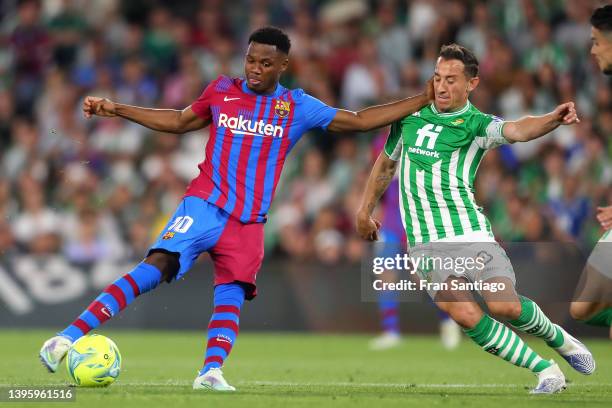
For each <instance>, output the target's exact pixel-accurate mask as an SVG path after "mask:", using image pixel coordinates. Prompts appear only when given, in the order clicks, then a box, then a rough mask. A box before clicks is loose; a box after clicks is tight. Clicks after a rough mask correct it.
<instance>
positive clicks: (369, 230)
mask: <svg viewBox="0 0 612 408" xmlns="http://www.w3.org/2000/svg"><path fill="white" fill-rule="evenodd" d="M355 224H356V227H357V233H358V234H359V236H360V237H361V238H363V239H366V240H368V241H378V230H379V229H380V222H379V221H378V220H377V219H375V218H372V216H371V215H370V214H368V213H366V212H359V213H357V221H356V223H355Z"/></svg>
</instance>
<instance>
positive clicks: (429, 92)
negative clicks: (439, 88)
mask: <svg viewBox="0 0 612 408" xmlns="http://www.w3.org/2000/svg"><path fill="white" fill-rule="evenodd" d="M425 95H426V96H427V100H428V101H429V102H433V101H434V99H436V93H435V92H434V79H433V77H431V78H429V80H428V81H427V83H426V84H425Z"/></svg>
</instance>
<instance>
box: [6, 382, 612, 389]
mask: <svg viewBox="0 0 612 408" xmlns="http://www.w3.org/2000/svg"><path fill="white" fill-rule="evenodd" d="M191 384H192V383H191V382H188V381H159V382H156V381H143V382H123V381H121V380H119V381H118V382H117V383H115V384H113V385H112V387H114V388H116V387H134V386H136V387H185V386H191ZM235 384H236V385H243V386H253V385H255V386H257V385H259V386H270V387H346V388H372V387H380V388H517V387H521V388H522V387H526V386H529V384H435V383H433V384H414V383H370V382H290V381H237V382H236V383H235ZM611 385H612V384H609V383H572V384H569V386H570V387H586V386H594V387H597V386H599V387H603V386H606V387H609V386H611ZM32 386H33V385H32V384H0V387H32ZM36 386H38V387H65V386H67V384H44V385H43V384H37V385H36Z"/></svg>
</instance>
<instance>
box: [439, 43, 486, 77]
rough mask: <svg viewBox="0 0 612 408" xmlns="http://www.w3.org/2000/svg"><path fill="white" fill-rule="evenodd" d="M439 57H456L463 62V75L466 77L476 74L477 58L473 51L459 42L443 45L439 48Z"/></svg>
mask: <svg viewBox="0 0 612 408" xmlns="http://www.w3.org/2000/svg"><path fill="white" fill-rule="evenodd" d="M440 57H442V58H443V59H445V60H452V59H456V60H459V61H461V62H463V65H464V66H465V71H464V72H465V75H466V76H467V77H468V78H474V77H476V76H478V59H477V58H476V56H475V55H474V53H473V52H472V51H470V50H468V49H467V48H465V47H463V46H461V45H459V44H448V45H443V46H442V48H441V49H440Z"/></svg>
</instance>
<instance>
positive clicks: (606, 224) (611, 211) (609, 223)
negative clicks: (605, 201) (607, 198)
mask: <svg viewBox="0 0 612 408" xmlns="http://www.w3.org/2000/svg"><path fill="white" fill-rule="evenodd" d="M597 221H599V223H600V224H601V227H602V228H603V229H605V230H606V231H607V230H609V229H612V205H610V206H608V207H597Z"/></svg>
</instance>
